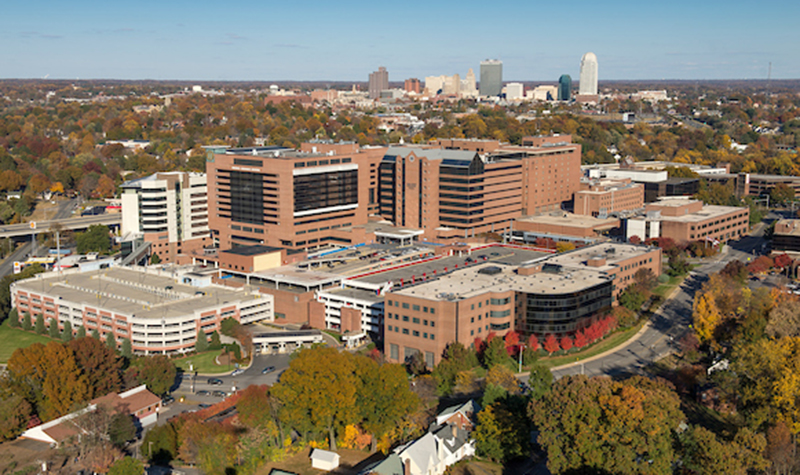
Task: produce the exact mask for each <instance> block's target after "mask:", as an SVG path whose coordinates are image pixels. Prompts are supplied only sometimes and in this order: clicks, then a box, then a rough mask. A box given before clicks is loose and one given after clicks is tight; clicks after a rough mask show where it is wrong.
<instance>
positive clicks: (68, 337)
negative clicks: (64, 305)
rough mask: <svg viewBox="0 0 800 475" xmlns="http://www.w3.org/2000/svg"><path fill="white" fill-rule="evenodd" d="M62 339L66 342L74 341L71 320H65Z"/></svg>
mask: <svg viewBox="0 0 800 475" xmlns="http://www.w3.org/2000/svg"><path fill="white" fill-rule="evenodd" d="M61 341H63V342H64V343H69V342H70V341H72V324H71V323H70V322H69V320H67V321H65V322H64V329H63V330H62V331H61Z"/></svg>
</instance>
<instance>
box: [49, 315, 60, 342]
mask: <svg viewBox="0 0 800 475" xmlns="http://www.w3.org/2000/svg"><path fill="white" fill-rule="evenodd" d="M47 331H48V333H50V338H52V339H54V340H57V339H58V337H59V336H60V335H59V332H58V322H57V321H56V319H55V318H51V319H50V326H49V327H47Z"/></svg>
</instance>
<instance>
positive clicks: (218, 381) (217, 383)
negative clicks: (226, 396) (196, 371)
mask: <svg viewBox="0 0 800 475" xmlns="http://www.w3.org/2000/svg"><path fill="white" fill-rule="evenodd" d="M208 384H210V385H212V386H222V380H221V379H219V378H208Z"/></svg>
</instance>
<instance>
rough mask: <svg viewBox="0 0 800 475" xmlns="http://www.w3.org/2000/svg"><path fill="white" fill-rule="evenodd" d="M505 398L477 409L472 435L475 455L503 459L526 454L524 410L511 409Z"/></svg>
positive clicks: (527, 443)
mask: <svg viewBox="0 0 800 475" xmlns="http://www.w3.org/2000/svg"><path fill="white" fill-rule="evenodd" d="M506 401H507V398H506V399H503V400H500V401H497V402H495V403H493V404H491V405H489V406H488V407H485V408H484V409H483V410H482V411H481V412H479V413H478V426H477V427H476V428H475V432H474V437H475V443H476V450H477V452H478V455H480V456H481V457H486V458H488V459H490V460H493V461H495V462H507V461H509V460H511V459H513V458H515V457H519V456H522V455H526V454H527V453H528V448H529V446H530V442H529V441H530V429H529V427H528V425H529V424H528V421H527V420H526V418H525V416H524V410H514V409H515V408H514V406H513V404H509V403H508V402H506Z"/></svg>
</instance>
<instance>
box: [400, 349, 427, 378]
mask: <svg viewBox="0 0 800 475" xmlns="http://www.w3.org/2000/svg"><path fill="white" fill-rule="evenodd" d="M405 366H406V371H408V373H409V374H411V375H413V376H419V375H421V374H425V373H426V372H427V371H428V365H426V364H425V358H424V357H423V356H422V352H420V351H416V352H414V353H412V354H411V355H410V356H408V357H407V358H406V364H405Z"/></svg>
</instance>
